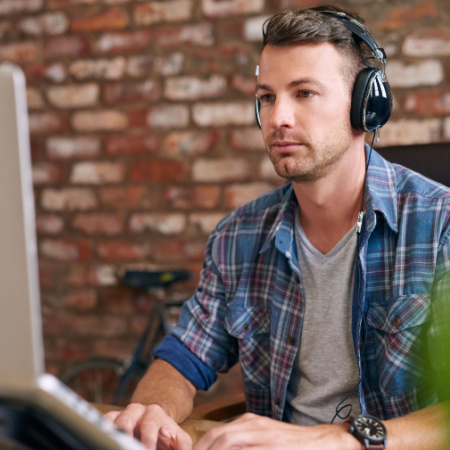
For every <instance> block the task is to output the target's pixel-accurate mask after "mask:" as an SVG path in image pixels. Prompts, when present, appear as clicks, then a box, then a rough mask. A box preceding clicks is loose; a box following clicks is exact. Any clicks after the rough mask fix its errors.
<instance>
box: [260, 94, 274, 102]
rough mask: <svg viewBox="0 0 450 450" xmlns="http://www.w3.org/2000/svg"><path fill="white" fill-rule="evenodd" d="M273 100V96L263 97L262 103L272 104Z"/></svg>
mask: <svg viewBox="0 0 450 450" xmlns="http://www.w3.org/2000/svg"><path fill="white" fill-rule="evenodd" d="M272 100H273V95H272V94H265V95H261V97H260V101H261V103H270V102H271V101H272Z"/></svg>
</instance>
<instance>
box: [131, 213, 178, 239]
mask: <svg viewBox="0 0 450 450" xmlns="http://www.w3.org/2000/svg"><path fill="white" fill-rule="evenodd" d="M185 228H186V216H185V215H184V214H175V213H167V214H163V213H159V214H157V213H134V214H132V215H131V217H130V221H129V225H128V229H129V231H130V232H131V233H142V232H144V231H147V230H149V231H156V232H157V233H161V234H169V235H170V234H179V233H182V232H183V231H184V230H185Z"/></svg>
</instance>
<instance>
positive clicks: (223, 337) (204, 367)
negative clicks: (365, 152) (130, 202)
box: [155, 151, 450, 420]
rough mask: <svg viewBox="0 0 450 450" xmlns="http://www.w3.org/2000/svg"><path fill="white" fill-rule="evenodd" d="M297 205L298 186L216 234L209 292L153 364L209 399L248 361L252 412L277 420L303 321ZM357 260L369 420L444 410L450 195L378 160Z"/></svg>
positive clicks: (209, 259) (206, 283)
mask: <svg viewBox="0 0 450 450" xmlns="http://www.w3.org/2000/svg"><path fill="white" fill-rule="evenodd" d="M296 204H297V201H296V198H295V195H294V192H293V188H292V185H291V184H290V183H289V184H287V185H286V186H284V187H282V188H279V189H277V190H274V191H272V192H270V193H268V194H266V195H263V196H261V197H260V198H258V199H256V200H254V201H252V202H250V203H249V204H247V205H245V206H243V207H240V208H238V209H237V210H235V211H234V212H232V213H231V214H229V215H228V216H227V217H225V218H224V219H223V220H222V221H221V222H220V223H219V224H218V225H217V227H216V229H215V230H214V231H213V233H212V234H211V237H210V239H209V241H208V244H207V248H206V258H205V261H204V265H203V269H202V273H201V279H200V283H199V286H198V288H197V290H196V292H195V294H194V295H193V296H192V298H191V299H190V300H188V301H187V302H186V304H185V306H184V308H183V310H182V313H181V316H180V321H179V323H178V324H177V325H176V326H175V327H174V329H173V332H172V335H171V336H168V337H166V338H165V340H164V341H163V343H162V344H161V346H160V347H159V348H158V349H157V350H156V352H155V355H156V356H157V357H159V358H162V359H164V360H166V361H168V362H169V363H171V364H172V365H173V366H174V367H176V368H177V369H178V370H179V371H180V372H181V373H183V374H184V376H186V378H188V379H189V380H191V381H192V382H193V383H194V385H196V386H197V387H198V388H201V389H206V388H208V387H209V386H210V385H211V384H212V382H213V381H214V379H215V373H216V372H226V371H228V370H229V368H230V367H231V366H233V365H234V364H235V363H237V362H238V361H239V362H240V364H241V371H242V376H243V381H244V387H245V394H246V402H247V409H248V410H249V411H251V412H254V413H257V414H260V415H265V416H269V417H273V418H275V419H278V420H283V418H284V410H285V399H286V390H287V385H288V382H289V378H290V376H291V373H292V367H293V363H294V360H295V356H296V353H297V351H298V349H299V341H300V339H301V329H302V320H303V316H304V296H303V293H302V284H301V274H300V270H299V267H298V262H297V256H296V248H295V241H294V226H293V224H294V212H295V208H296ZM358 248H359V255H358V269H357V270H356V280H355V292H354V297H353V305H352V333H353V341H354V348H355V353H356V356H357V362H358V366H359V370H360V374H361V375H362V382H361V383H360V385H359V397H360V402H361V410H362V412H363V413H368V414H372V415H374V416H377V417H379V418H381V419H389V418H392V417H397V416H401V415H404V414H406V413H409V412H412V411H414V410H417V409H421V408H423V407H426V406H428V405H431V404H434V403H437V402H438V401H439V400H440V399H439V398H438V392H437V390H436V384H435V382H434V378H433V376H432V374H433V373H435V372H437V371H439V370H440V367H439V364H442V358H439V354H438V357H436V358H432V355H433V351H435V350H436V349H437V348H438V346H440V345H441V344H442V340H441V331H442V329H443V327H445V325H446V323H445V320H444V319H443V317H445V316H447V317H449V316H448V315H446V314H445V312H446V311H447V310H448V308H449V300H450V190H449V189H447V188H445V187H443V186H442V185H439V184H437V183H434V182H432V181H430V180H428V179H426V178H424V177H422V176H421V175H418V174H416V173H414V172H412V171H410V170H408V169H405V168H404V167H401V166H399V165H395V164H390V163H389V162H387V161H386V160H385V159H383V158H382V157H381V156H380V155H379V154H378V153H376V152H375V151H374V152H373V154H372V158H371V163H370V166H369V170H368V175H367V189H366V213H365V217H364V222H363V228H362V232H361V234H360V237H359V241H358ZM362 312H363V313H362ZM317 332H318V333H320V324H317ZM362 341H365V343H364V344H363V343H362ZM330 345H332V343H330ZM330 376H333V374H331V373H330Z"/></svg>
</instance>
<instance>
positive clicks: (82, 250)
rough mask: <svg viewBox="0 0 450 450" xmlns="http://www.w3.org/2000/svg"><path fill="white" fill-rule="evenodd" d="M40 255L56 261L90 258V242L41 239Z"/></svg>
mask: <svg viewBox="0 0 450 450" xmlns="http://www.w3.org/2000/svg"><path fill="white" fill-rule="evenodd" d="M40 250H41V254H42V256H44V257H45V258H50V259H54V260H57V261H86V260H89V259H91V257H92V254H91V244H90V242H89V241H86V240H78V241H74V240H67V239H49V238H46V239H43V240H42V241H41V244H40Z"/></svg>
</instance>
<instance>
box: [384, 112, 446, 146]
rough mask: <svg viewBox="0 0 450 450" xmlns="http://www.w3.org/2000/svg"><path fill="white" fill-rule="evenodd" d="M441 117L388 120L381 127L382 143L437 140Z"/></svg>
mask: <svg viewBox="0 0 450 450" xmlns="http://www.w3.org/2000/svg"><path fill="white" fill-rule="evenodd" d="M441 128H442V121H441V119H435V118H430V119H422V120H420V119H414V120H413V119H401V120H390V121H389V122H388V123H387V124H386V125H385V126H384V127H383V145H387V146H389V145H410V144H423V143H429V142H437V141H439V137H440V134H441Z"/></svg>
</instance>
